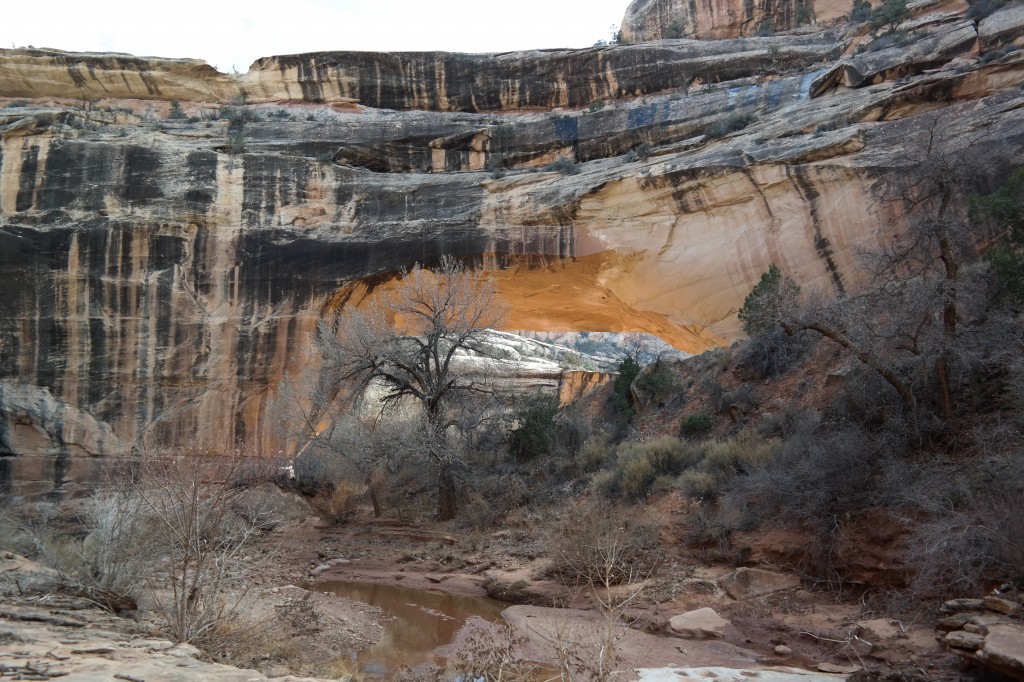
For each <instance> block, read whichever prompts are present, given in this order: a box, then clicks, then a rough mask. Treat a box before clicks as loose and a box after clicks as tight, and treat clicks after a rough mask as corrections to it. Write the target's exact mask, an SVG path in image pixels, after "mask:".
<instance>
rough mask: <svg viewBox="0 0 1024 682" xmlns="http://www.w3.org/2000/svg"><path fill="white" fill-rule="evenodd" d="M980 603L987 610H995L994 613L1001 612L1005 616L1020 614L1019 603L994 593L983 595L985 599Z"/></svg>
mask: <svg viewBox="0 0 1024 682" xmlns="http://www.w3.org/2000/svg"><path fill="white" fill-rule="evenodd" d="M982 605H983V606H984V607H985V608H986V609H988V610H989V611H995V612H996V613H1002V614H1004V615H1007V616H1014V617H1016V616H1019V615H1020V614H1021V608H1020V604H1018V603H1017V602H1015V601H1012V600H1010V599H1003V598H1002V597H997V596H995V595H991V596H988V597H985V599H984V600H982Z"/></svg>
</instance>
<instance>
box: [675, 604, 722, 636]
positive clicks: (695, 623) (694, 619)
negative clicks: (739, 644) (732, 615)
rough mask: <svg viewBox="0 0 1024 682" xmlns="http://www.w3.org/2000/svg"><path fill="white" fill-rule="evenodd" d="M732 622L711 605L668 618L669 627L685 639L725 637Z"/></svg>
mask: <svg viewBox="0 0 1024 682" xmlns="http://www.w3.org/2000/svg"><path fill="white" fill-rule="evenodd" d="M729 625H730V623H729V621H727V620H726V619H724V618H722V617H721V616H719V615H718V613H717V612H716V611H715V610H714V609H713V608H711V607H709V606H705V607H704V608H702V609H696V610H694V611H687V612H686V613H681V614H679V615H678V616H672V617H671V618H669V620H668V629H669V630H670V631H671V632H672V634H674V635H676V636H678V637H682V638H683V639H715V638H721V637H725V635H726V629H727V628H728V627H729Z"/></svg>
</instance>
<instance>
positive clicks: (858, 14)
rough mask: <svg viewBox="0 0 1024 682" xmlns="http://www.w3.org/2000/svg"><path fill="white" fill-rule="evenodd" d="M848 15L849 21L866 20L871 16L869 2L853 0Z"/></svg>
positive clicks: (866, 0)
mask: <svg viewBox="0 0 1024 682" xmlns="http://www.w3.org/2000/svg"><path fill="white" fill-rule="evenodd" d="M848 16H849V19H850V21H857V22H861V21H867V20H868V19H870V18H871V3H870V2H868V0H853V7H851V8H850V14H849V15H848Z"/></svg>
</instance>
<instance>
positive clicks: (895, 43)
mask: <svg viewBox="0 0 1024 682" xmlns="http://www.w3.org/2000/svg"><path fill="white" fill-rule="evenodd" d="M912 42H914V37H913V36H912V35H911V34H909V33H907V32H906V31H899V30H894V31H889V32H888V33H886V34H884V35H881V36H878V37H877V38H875V39H874V40H872V41H871V42H870V43H868V44H867V45H863V46H861V48H860V49H859V51H862V52H878V51H880V50H886V49H888V48H890V47H903V46H904V45H909V44H910V43H912Z"/></svg>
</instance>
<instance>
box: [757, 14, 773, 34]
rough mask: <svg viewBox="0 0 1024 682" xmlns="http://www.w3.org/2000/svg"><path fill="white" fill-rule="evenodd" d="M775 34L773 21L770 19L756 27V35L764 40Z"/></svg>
mask: <svg viewBox="0 0 1024 682" xmlns="http://www.w3.org/2000/svg"><path fill="white" fill-rule="evenodd" d="M774 33H775V21H773V20H772V19H771V18H768V19H765V20H764V21H762V22H761V23H760V24H758V25H757V35H758V36H760V37H762V38H765V37H767V36H770V35H772V34H774Z"/></svg>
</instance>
